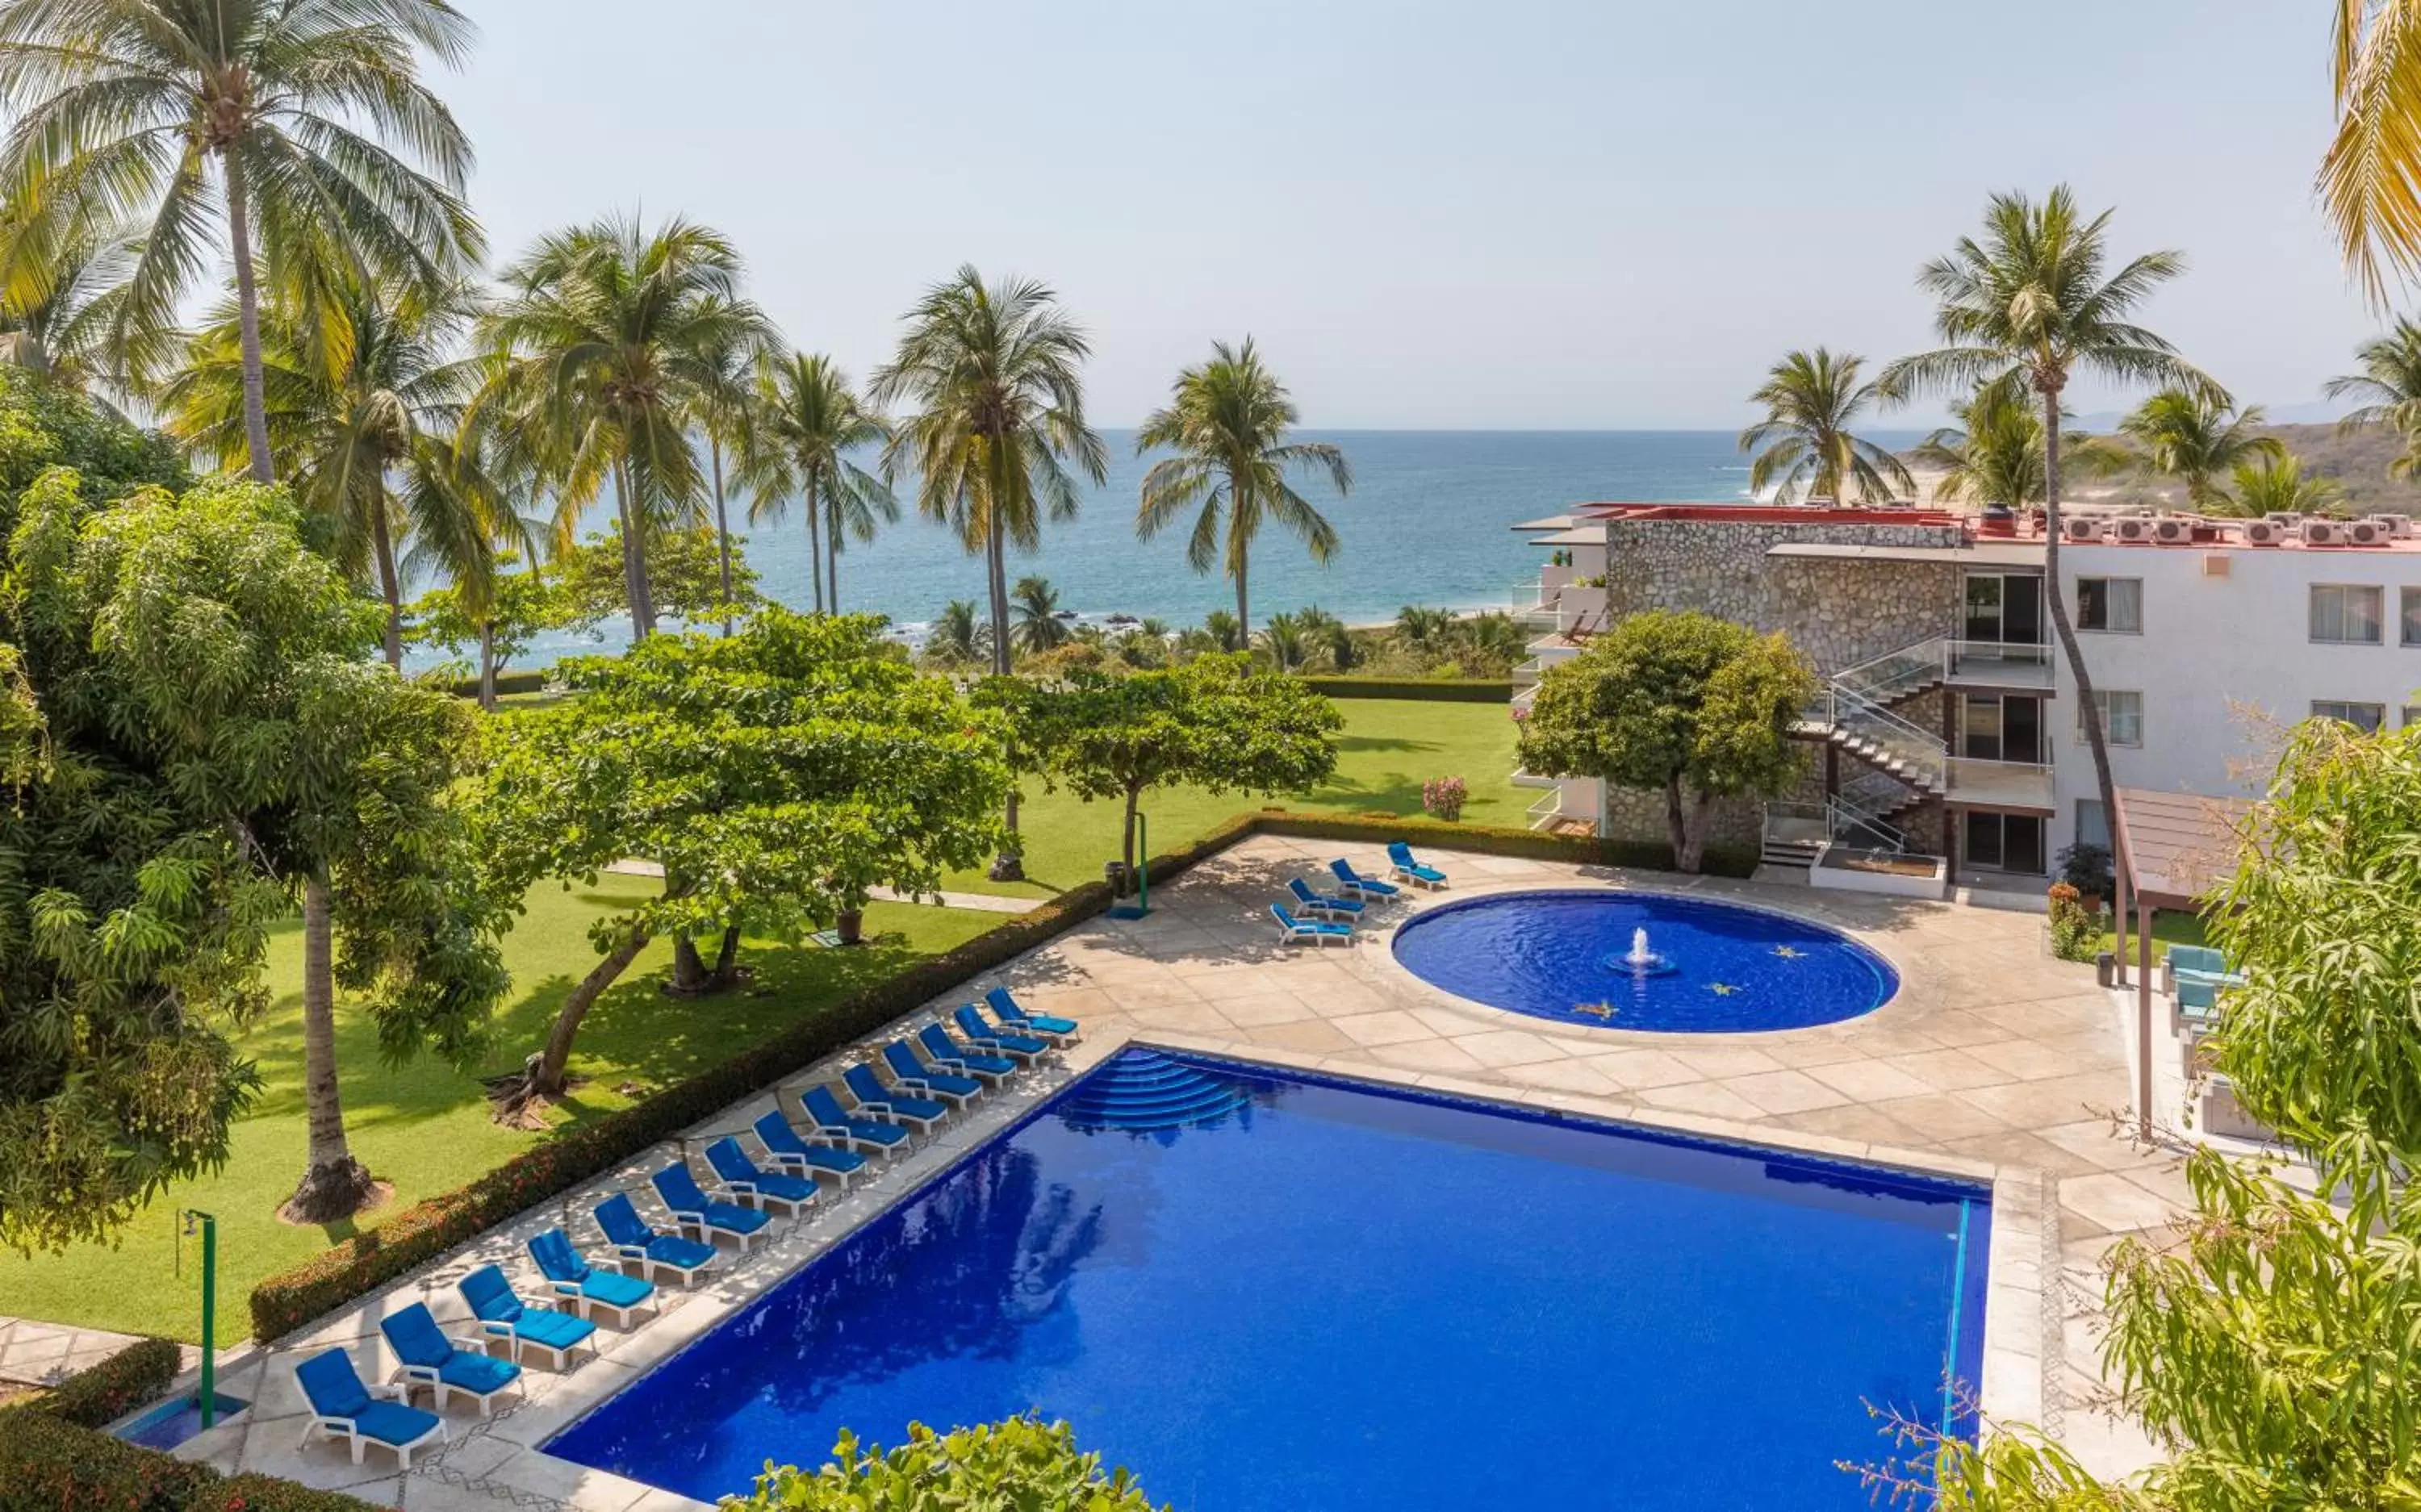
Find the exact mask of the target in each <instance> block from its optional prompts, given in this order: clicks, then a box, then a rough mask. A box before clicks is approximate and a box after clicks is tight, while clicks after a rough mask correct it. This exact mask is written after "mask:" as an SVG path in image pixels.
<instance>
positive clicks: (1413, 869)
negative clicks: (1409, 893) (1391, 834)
mask: <svg viewBox="0 0 2421 1512" xmlns="http://www.w3.org/2000/svg"><path fill="white" fill-rule="evenodd" d="M1387 864H1388V865H1390V866H1391V867H1393V868H1394V870H1393V871H1392V872H1391V873H1390V875H1392V876H1396V877H1400V878H1402V879H1403V880H1404V881H1408V882H1412V883H1414V885H1416V886H1420V887H1444V886H1445V873H1444V872H1442V871H1440V870H1438V869H1437V868H1436V867H1435V866H1424V865H1421V864H1420V863H1419V862H1417V861H1415V860H1414V859H1413V848H1412V847H1411V846H1408V845H1406V844H1404V842H1403V841H1401V840H1398V841H1395V842H1393V843H1391V844H1390V845H1389V846H1388V847H1387Z"/></svg>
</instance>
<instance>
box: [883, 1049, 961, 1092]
mask: <svg viewBox="0 0 2421 1512" xmlns="http://www.w3.org/2000/svg"><path fill="white" fill-rule="evenodd" d="M882 1060H883V1064H884V1065H886V1066H889V1067H890V1068H891V1074H892V1075H894V1076H896V1077H898V1078H899V1080H901V1081H902V1082H905V1081H907V1080H909V1079H910V1078H911V1077H914V1079H915V1080H916V1081H918V1082H921V1083H924V1084H925V1085H926V1086H927V1087H929V1088H930V1089H932V1090H934V1091H936V1092H948V1093H952V1094H954V1095H956V1096H959V1097H965V1098H971V1097H974V1096H975V1095H976V1093H978V1092H981V1091H982V1090H983V1083H981V1082H978V1081H976V1079H975V1078H973V1077H970V1076H957V1075H953V1074H952V1073H950V1072H948V1071H937V1070H935V1069H934V1068H932V1067H929V1066H928V1065H926V1064H925V1063H924V1062H923V1061H920V1060H918V1059H917V1058H916V1052H914V1051H913V1050H911V1049H909V1048H908V1046H906V1045H905V1044H903V1043H901V1042H900V1041H898V1040H897V1039H895V1040H893V1041H892V1042H891V1043H889V1044H887V1045H885V1046H883V1047H882Z"/></svg>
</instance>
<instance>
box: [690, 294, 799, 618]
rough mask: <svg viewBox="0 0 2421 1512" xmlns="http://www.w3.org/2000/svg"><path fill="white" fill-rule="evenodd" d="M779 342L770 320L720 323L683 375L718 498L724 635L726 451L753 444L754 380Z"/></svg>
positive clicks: (727, 606) (727, 598)
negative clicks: (750, 433) (750, 436)
mask: <svg viewBox="0 0 2421 1512" xmlns="http://www.w3.org/2000/svg"><path fill="white" fill-rule="evenodd" d="M776 345H777V341H776V338H775V336H774V335H773V325H772V323H771V322H770V321H767V320H763V319H761V318H760V319H758V320H754V321H740V320H735V321H728V322H723V323H721V326H720V329H719V330H718V331H717V332H716V333H715V335H714V336H713V338H712V339H711V340H710V341H708V342H706V343H704V344H702V345H701V346H699V347H698V348H697V349H696V350H695V351H693V352H691V353H689V355H688V359H687V361H686V362H685V363H683V365H682V368H683V371H682V377H683V378H684V379H685V380H687V382H688V386H689V390H690V396H689V398H690V418H691V421H692V423H693V424H695V426H696V428H697V429H698V432H699V433H700V434H702V435H704V436H705V437H706V455H707V463H708V467H707V483H708V486H709V488H710V489H711V497H712V498H713V501H714V551H715V562H716V566H717V568H718V569H719V572H720V576H721V579H722V584H723V633H725V634H726V635H728V634H730V633H731V603H732V598H731V511H730V507H729V502H728V499H727V496H726V493H725V491H724V487H723V458H724V454H725V453H726V451H729V452H732V453H734V454H739V453H742V452H744V451H745V450H746V449H747V445H748V428H749V422H750V420H751V419H752V417H753V409H752V405H753V401H754V399H755V397H756V388H755V385H754V384H753V383H752V382H750V380H751V377H752V376H753V374H754V373H755V371H756V369H757V366H758V362H759V360H760V359H761V358H764V357H767V356H770V355H772V354H773V349H774V347H775V346H776Z"/></svg>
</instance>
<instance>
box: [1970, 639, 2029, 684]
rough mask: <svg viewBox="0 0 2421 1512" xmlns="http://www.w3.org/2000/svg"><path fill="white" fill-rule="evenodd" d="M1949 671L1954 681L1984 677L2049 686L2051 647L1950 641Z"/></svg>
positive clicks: (2014, 643) (2006, 642)
mask: <svg viewBox="0 0 2421 1512" xmlns="http://www.w3.org/2000/svg"><path fill="white" fill-rule="evenodd" d="M1947 644H1948V646H1949V663H1948V664H1949V670H1950V675H1951V676H1952V677H1954V678H1986V679H1990V680H1991V681H1993V682H2001V683H2017V684H2020V685H2022V686H2024V687H2048V686H2050V684H2051V673H2052V662H2051V647H2048V646H2027V645H2024V644H2022V643H2020V642H2015V641H1951V642H1949V643H1947Z"/></svg>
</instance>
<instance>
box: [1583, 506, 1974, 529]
mask: <svg viewBox="0 0 2421 1512" xmlns="http://www.w3.org/2000/svg"><path fill="white" fill-rule="evenodd" d="M1573 509H1574V510H1575V511H1576V512H1580V513H1585V514H1588V515H1591V516H1594V517H1595V518H1597V519H1600V520H1696V521H1709V522H1726V523H1729V524H1736V525H1956V524H1960V523H1963V522H1964V518H1965V517H1964V516H1961V515H1959V514H1957V513H1954V512H1952V511H1950V510H1947V509H1916V508H1905V509H1893V508H1874V509H1830V508H1827V509H1812V508H1807V507H1801V506H1778V505H1762V504H1607V503H1600V504H1582V505H1575V506H1573Z"/></svg>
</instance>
